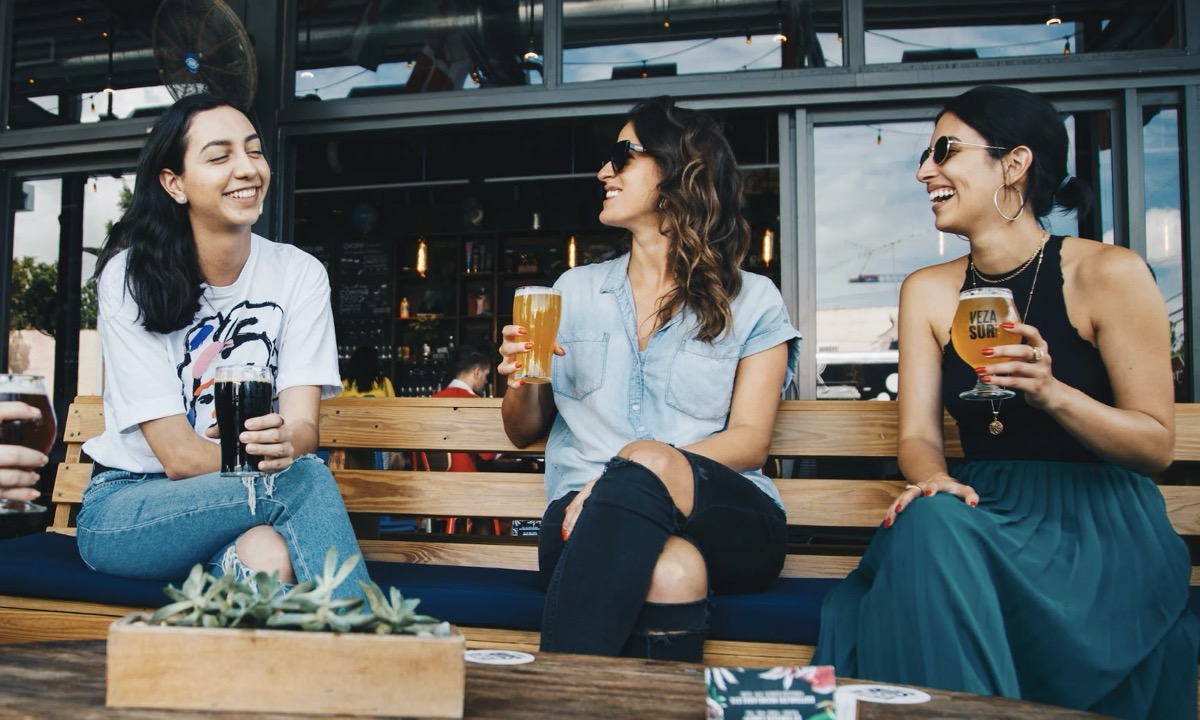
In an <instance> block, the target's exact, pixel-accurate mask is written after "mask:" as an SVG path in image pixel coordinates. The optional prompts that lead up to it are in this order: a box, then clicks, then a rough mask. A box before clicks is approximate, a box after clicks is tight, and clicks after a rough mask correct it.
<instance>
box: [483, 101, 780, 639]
mask: <svg viewBox="0 0 1200 720" xmlns="http://www.w3.org/2000/svg"><path fill="white" fill-rule="evenodd" d="M597 179H598V180H599V181H600V182H601V183H603V185H604V190H605V200H604V205H603V208H602V210H601V211H600V221H601V222H602V223H604V224H605V225H609V226H611V227H620V228H624V229H625V230H627V231H628V236H627V239H628V240H629V242H630V251H629V252H628V253H626V254H624V255H621V256H620V257H618V258H616V259H613V260H609V261H608V262H603V263H597V264H593V265H585V266H581V267H577V268H575V269H572V270H568V271H567V272H566V273H564V274H563V275H562V276H561V277H560V278H559V279H558V281H557V282H556V283H555V288H557V289H558V290H559V291H561V293H562V321H561V324H560V326H559V332H558V344H559V347H557V348H556V351H555V352H556V353H557V355H558V357H556V358H555V359H554V363H553V367H552V369H551V382H550V384H526V383H525V382H524V381H522V380H519V379H517V378H515V377H511V376H512V375H513V373H514V372H515V371H516V370H517V369H518V368H519V367H520V363H521V355H522V353H524V352H525V351H526V350H529V349H530V348H531V343H530V342H528V340H527V339H526V337H527V336H526V335H525V332H526V329H525V328H522V327H518V326H515V325H506V326H505V327H504V329H503V337H504V342H503V344H502V345H501V346H500V355H501V356H502V361H501V363H500V364H499V366H498V367H497V370H498V371H499V372H500V373H501V374H502V375H505V376H509V379H508V389H507V391H506V392H505V394H504V402H503V418H504V429H505V432H506V433H507V434H508V437H509V438H510V439H511V440H512V442H513V444H514V445H516V446H517V447H524V446H526V445H528V444H530V443H531V442H533V441H534V440H536V439H538V438H540V437H543V436H544V434H545V433H546V432H547V430H548V431H549V433H550V436H549V440H548V442H547V445H546V472H545V483H546V494H547V498H548V500H549V506H548V507H547V508H546V511H545V513H544V515H543V518H542V528H541V533H540V535H539V539H538V556H539V558H538V562H539V566H540V576H541V582H542V585H543V587H546V588H548V590H547V594H546V605H545V610H544V613H543V617H542V634H541V649H542V650H546V651H553V652H571V653H581V654H589V655H609V656H615V655H624V656H631V657H650V658H657V659H664V660H682V661H687V662H698V661H700V660H701V658H702V656H703V652H704V641H705V639H706V638H707V636H708V596H709V593H710V592H713V593H750V592H759V591H762V590H765V589H766V588H768V587H769V586H770V585H771V584H772V583H773V582H774V581H775V578H776V577H778V575H779V572H780V570H781V569H782V567H783V561H784V555H785V551H786V545H787V520H786V518H785V516H784V512H783V508H782V507H781V505H780V498H779V491H778V490H777V489H776V487H775V485H774V484H773V483H772V482H771V481H770V480H769V479H768V478H767V477H766V476H765V475H764V474H763V473H762V471H761V468H762V466H763V464H764V463H765V462H766V461H767V452H768V449H769V447H770V441H771V434H772V431H773V429H774V425H775V413H776V409H777V408H778V406H779V400H780V397H781V395H782V392H783V389H784V388H785V387H786V386H787V384H788V383H789V382H790V381H791V379H792V377H793V375H794V373H795V369H796V364H797V361H798V357H799V333H798V332H796V329H795V328H794V327H792V324H791V321H790V320H789V319H788V313H787V308H786V307H785V306H784V304H783V298H782V297H781V296H780V294H779V291H778V290H777V289H776V288H775V285H774V284H773V283H772V282H771V281H770V280H769V279H768V278H765V277H763V276H761V275H754V274H751V273H746V272H743V271H742V270H741V266H742V263H743V261H744V260H745V258H746V255H747V252H748V250H749V246H750V227H749V224H748V223H747V221H746V219H745V218H744V217H743V216H742V211H741V208H742V202H743V196H742V174H741V171H740V169H739V168H738V166H737V162H736V161H735V159H734V156H733V150H732V148H731V147H730V146H729V142H728V141H727V140H726V138H725V135H724V133H723V132H722V131H721V128H720V126H718V125H717V123H716V122H715V121H714V120H712V119H711V118H709V117H708V116H706V115H704V114H702V113H699V112H696V111H694V110H688V109H684V108H680V107H677V106H676V105H675V103H674V102H673V101H672V100H671V99H670V98H665V97H660V98H653V99H650V100H645V101H642V102H640V103H638V104H637V105H636V106H634V108H633V109H632V110H631V111H630V112H629V115H628V116H627V122H626V123H625V125H624V127H623V128H621V130H620V133H619V135H618V136H617V142H616V143H615V145H614V146H613V148H612V150H611V152H610V153H609V159H608V160H606V161H605V162H604V164H603V165H602V166H601V168H600V171H599V172H598V173H597Z"/></svg>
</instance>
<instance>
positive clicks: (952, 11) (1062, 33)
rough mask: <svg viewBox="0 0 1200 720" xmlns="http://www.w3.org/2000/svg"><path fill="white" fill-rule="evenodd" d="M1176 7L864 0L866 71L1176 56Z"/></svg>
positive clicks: (1126, 0) (1124, 2) (1113, 2)
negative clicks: (1012, 60)
mask: <svg viewBox="0 0 1200 720" xmlns="http://www.w3.org/2000/svg"><path fill="white" fill-rule="evenodd" d="M1178 13H1179V10H1178V7H1177V5H1176V2H1175V0H1168V1H1167V2H1161V3H1146V2H1144V0H1108V1H1107V2H1069V1H1067V0H1063V1H1062V2H1057V3H1055V2H1045V3H1041V4H1038V3H1032V4H1030V3H1026V4H1023V5H1022V4H1015V3H1011V2H1006V1H1004V0H988V1H986V2H984V1H980V2H972V3H950V4H938V5H936V6H935V5H933V4H930V3H924V4H918V5H916V6H914V4H912V3H896V2H892V1H891V0H864V16H865V24H866V32H867V36H866V42H865V44H864V47H865V50H866V59H867V62H868V63H897V62H922V61H947V60H972V59H975V58H1000V57H1013V56H1031V55H1063V54H1071V53H1080V52H1111V51H1119V50H1152V49H1159V48H1177V47H1178V36H1179V21H1178Z"/></svg>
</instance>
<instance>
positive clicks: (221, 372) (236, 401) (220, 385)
mask: <svg viewBox="0 0 1200 720" xmlns="http://www.w3.org/2000/svg"><path fill="white" fill-rule="evenodd" d="M213 392H214V393H215V394H216V401H217V427H218V428H219V429H220V431H221V474H222V475H237V476H254V475H261V474H262V473H261V472H260V471H259V469H258V463H259V462H260V461H262V460H263V457H262V456H261V455H251V454H249V453H247V452H246V444H245V443H243V442H242V441H241V440H239V439H238V436H239V435H241V434H242V431H243V430H245V429H246V421H247V420H249V419H250V418H253V417H259V416H261V415H267V414H269V413H270V412H271V396H272V394H273V392H274V384H273V383H272V380H271V369H270V368H268V367H264V366H262V365H225V366H223V367H219V368H217V376H216V382H215V383H214V385H213Z"/></svg>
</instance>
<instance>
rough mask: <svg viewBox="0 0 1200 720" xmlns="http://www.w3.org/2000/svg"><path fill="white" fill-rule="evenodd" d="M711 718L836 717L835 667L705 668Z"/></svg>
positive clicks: (827, 719) (800, 719)
mask: <svg viewBox="0 0 1200 720" xmlns="http://www.w3.org/2000/svg"><path fill="white" fill-rule="evenodd" d="M704 682H705V683H706V684H707V685H708V698H707V707H708V720H834V718H836V717H837V714H836V709H835V701H834V696H833V693H834V689H835V678H834V672H833V666H831V665H815V666H811V667H773V668H728V667H710V668H705V669H704Z"/></svg>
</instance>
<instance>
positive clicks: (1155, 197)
mask: <svg viewBox="0 0 1200 720" xmlns="http://www.w3.org/2000/svg"><path fill="white" fill-rule="evenodd" d="M1142 121H1143V125H1144V127H1143V130H1142V133H1143V143H1144V146H1145V159H1146V160H1145V162H1146V178H1145V190H1146V261H1147V262H1149V263H1150V267H1151V269H1153V270H1154V277H1155V279H1156V280H1157V281H1158V287H1159V289H1160V290H1161V291H1162V294H1163V297H1164V298H1165V299H1166V301H1167V312H1168V314H1169V315H1170V318H1171V342H1172V347H1171V350H1172V365H1173V367H1174V370H1175V396H1176V399H1177V400H1179V401H1186V400H1187V397H1186V387H1187V385H1186V375H1185V373H1184V372H1183V369H1184V367H1183V359H1184V358H1185V357H1186V351H1185V347H1184V346H1185V343H1184V340H1185V330H1186V328H1185V327H1184V305H1185V299H1186V298H1185V293H1184V267H1183V236H1182V232H1181V231H1182V224H1181V215H1180V207H1181V204H1180V197H1181V190H1180V176H1179V163H1180V159H1181V158H1180V152H1179V147H1180V143H1179V111H1178V109H1177V108H1174V107H1146V108H1144V109H1143V115H1142Z"/></svg>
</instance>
